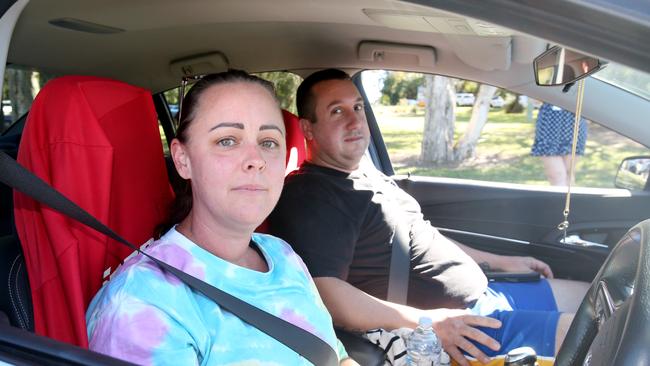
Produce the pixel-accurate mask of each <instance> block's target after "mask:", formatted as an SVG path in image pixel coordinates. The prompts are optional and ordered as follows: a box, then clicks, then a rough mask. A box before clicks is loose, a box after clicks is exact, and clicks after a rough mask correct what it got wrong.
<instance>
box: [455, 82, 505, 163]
mask: <svg viewBox="0 0 650 366" xmlns="http://www.w3.org/2000/svg"><path fill="white" fill-rule="evenodd" d="M496 90H497V88H496V87H494V86H491V85H486V84H481V86H480V87H479V88H478V93H477V94H476V99H475V101H474V107H473V108H472V116H471V117H470V119H469V123H468V124H467V128H466V129H465V132H464V133H463V136H461V137H460V138H459V139H458V142H457V143H456V145H455V146H454V160H455V161H463V160H465V159H467V158H470V157H473V156H474V155H475V154H476V144H477V143H478V139H479V137H480V136H481V131H483V127H484V126H485V123H486V122H487V117H488V112H489V111H490V101H491V100H492V97H493V96H494V93H495V92H496Z"/></svg>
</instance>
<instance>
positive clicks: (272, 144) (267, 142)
mask: <svg viewBox="0 0 650 366" xmlns="http://www.w3.org/2000/svg"><path fill="white" fill-rule="evenodd" d="M260 145H262V147H263V148H266V149H275V148H277V147H278V146H280V144H278V143H277V142H276V141H273V140H264V141H262V143H261V144H260Z"/></svg>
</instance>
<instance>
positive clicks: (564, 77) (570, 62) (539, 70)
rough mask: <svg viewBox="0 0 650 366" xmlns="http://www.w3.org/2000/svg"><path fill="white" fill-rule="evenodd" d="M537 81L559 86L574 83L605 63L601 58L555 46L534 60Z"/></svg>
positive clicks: (541, 83) (546, 84) (545, 84)
mask: <svg viewBox="0 0 650 366" xmlns="http://www.w3.org/2000/svg"><path fill="white" fill-rule="evenodd" d="M533 66H534V68H535V82H536V83H537V85H540V86H558V85H566V84H570V83H574V82H576V81H578V80H580V79H582V78H584V77H586V76H588V75H591V74H593V73H594V72H596V71H598V70H600V69H602V68H603V67H604V66H605V63H603V62H602V61H600V60H599V59H597V58H595V57H593V56H589V55H585V54H583V53H580V52H577V51H573V50H570V49H567V48H564V47H560V46H554V47H552V48H550V49H548V50H546V51H545V52H544V53H542V54H541V55H539V56H537V57H536V58H535V60H534V61H533Z"/></svg>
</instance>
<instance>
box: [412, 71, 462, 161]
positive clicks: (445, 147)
mask: <svg viewBox="0 0 650 366" xmlns="http://www.w3.org/2000/svg"><path fill="white" fill-rule="evenodd" d="M425 88H426V96H425V98H426V110H425V114H424V134H423V135H424V136H423V138H422V150H421V153H420V161H421V162H423V163H434V164H441V163H449V162H452V161H453V157H454V156H453V149H452V147H453V142H454V120H455V111H454V109H455V106H456V103H455V101H454V95H455V94H454V93H455V91H454V83H453V82H452V80H451V79H450V78H447V77H444V76H438V75H435V76H434V75H426V76H425Z"/></svg>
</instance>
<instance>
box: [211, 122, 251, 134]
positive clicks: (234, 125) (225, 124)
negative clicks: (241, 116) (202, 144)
mask: <svg viewBox="0 0 650 366" xmlns="http://www.w3.org/2000/svg"><path fill="white" fill-rule="evenodd" d="M221 127H232V128H238V129H240V130H243V129H244V124H243V123H239V122H222V123H219V124H218V125H216V126H212V128H210V130H208V132H210V131H212V130H216V129H217V128H221Z"/></svg>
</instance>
